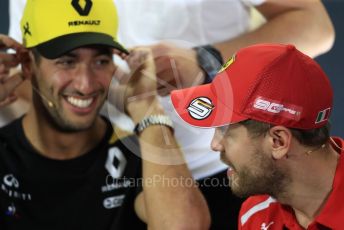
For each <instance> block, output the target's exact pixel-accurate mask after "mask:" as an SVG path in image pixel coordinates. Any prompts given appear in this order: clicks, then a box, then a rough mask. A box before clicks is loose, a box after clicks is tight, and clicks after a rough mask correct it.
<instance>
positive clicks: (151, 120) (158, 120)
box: [134, 115, 174, 135]
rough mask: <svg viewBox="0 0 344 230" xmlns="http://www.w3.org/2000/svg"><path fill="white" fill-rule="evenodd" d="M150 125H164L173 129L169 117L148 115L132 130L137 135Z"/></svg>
mask: <svg viewBox="0 0 344 230" xmlns="http://www.w3.org/2000/svg"><path fill="white" fill-rule="evenodd" d="M151 125H164V126H167V127H169V128H170V129H172V131H173V130H174V129H173V123H172V120H171V118H170V117H168V116H166V115H150V116H148V117H145V118H143V119H142V120H141V121H140V122H139V123H137V124H136V126H135V128H134V133H135V134H136V135H139V134H140V133H141V132H142V131H143V130H144V129H145V128H147V127H149V126H151Z"/></svg>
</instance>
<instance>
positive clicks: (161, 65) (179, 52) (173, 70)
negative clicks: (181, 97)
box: [148, 43, 204, 96]
mask: <svg viewBox="0 0 344 230" xmlns="http://www.w3.org/2000/svg"><path fill="white" fill-rule="evenodd" d="M148 48H151V49H152V52H153V58H154V62H155V66H156V75H157V78H158V79H157V80H158V93H159V95H161V96H165V95H168V94H169V93H170V92H171V91H172V90H174V89H180V88H186V87H191V86H195V85H200V84H202V83H203V82H204V72H203V71H202V69H201V68H200V67H199V66H198V62H197V56H196V51H195V50H193V49H190V48H181V47H178V46H176V45H174V44H171V43H159V44H156V45H152V46H148Z"/></svg>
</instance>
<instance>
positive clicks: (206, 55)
mask: <svg viewBox="0 0 344 230" xmlns="http://www.w3.org/2000/svg"><path fill="white" fill-rule="evenodd" d="M193 49H194V50H195V51H196V53H197V62H198V65H199V66H200V67H201V69H202V70H203V71H204V73H205V78H204V82H203V84H208V83H210V82H212V81H213V79H214V77H215V76H216V74H217V73H218V71H219V70H220V69H221V67H222V65H223V58H222V55H221V53H220V51H218V50H217V49H216V48H215V47H214V46H211V45H205V46H196V47H194V48H193Z"/></svg>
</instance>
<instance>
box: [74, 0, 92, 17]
mask: <svg viewBox="0 0 344 230" xmlns="http://www.w3.org/2000/svg"><path fill="white" fill-rule="evenodd" d="M84 2H85V4H84V8H82V7H81V5H80V0H73V1H72V6H73V7H74V9H75V10H76V11H77V12H78V13H79V15H80V16H87V15H88V14H89V13H90V11H91V8H92V4H93V3H92V1H91V0H84Z"/></svg>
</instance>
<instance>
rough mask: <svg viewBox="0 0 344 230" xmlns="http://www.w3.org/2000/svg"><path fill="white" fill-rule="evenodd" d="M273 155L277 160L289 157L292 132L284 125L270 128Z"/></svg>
mask: <svg viewBox="0 0 344 230" xmlns="http://www.w3.org/2000/svg"><path fill="white" fill-rule="evenodd" d="M269 137H270V145H271V146H270V147H271V149H272V157H273V158H274V159H276V160H278V159H282V158H284V157H285V158H288V152H289V150H290V143H291V139H292V134H291V132H290V130H289V129H288V128H286V127H284V126H274V127H272V128H271V129H270V130H269Z"/></svg>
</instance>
